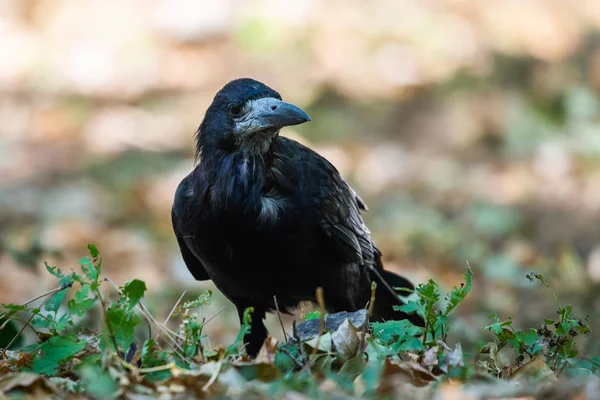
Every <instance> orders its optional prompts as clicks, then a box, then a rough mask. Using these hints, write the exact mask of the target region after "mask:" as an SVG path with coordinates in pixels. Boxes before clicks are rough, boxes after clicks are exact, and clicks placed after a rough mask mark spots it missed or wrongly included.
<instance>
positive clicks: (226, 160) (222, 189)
mask: <svg viewBox="0 0 600 400" xmlns="http://www.w3.org/2000/svg"><path fill="white" fill-rule="evenodd" d="M277 140H279V139H278V137H273V138H272V139H271V141H270V142H269V143H268V147H266V148H265V147H261V145H259V144H256V146H257V147H252V146H251V145H248V146H240V147H237V148H235V149H230V148H223V147H220V146H207V145H206V144H204V145H203V144H200V145H199V146H198V154H197V155H198V163H199V168H198V170H200V171H202V175H203V177H202V180H203V184H204V185H205V186H206V187H208V188H210V198H211V203H212V204H213V207H214V208H228V209H229V208H231V207H236V206H239V207H242V208H253V207H255V206H257V204H261V202H263V203H264V202H265V201H264V200H262V199H263V197H264V194H265V193H264V192H265V186H266V185H267V176H268V171H269V170H270V168H271V163H272V161H273V157H272V151H271V150H272V148H273V144H274V143H275V142H276V141H277ZM257 142H259V141H258V140H257ZM257 150H260V151H257ZM266 201H267V203H268V204H266V206H265V207H263V208H265V210H266V211H269V210H272V208H273V207H271V206H272V205H273V204H271V203H269V201H268V200H266Z"/></svg>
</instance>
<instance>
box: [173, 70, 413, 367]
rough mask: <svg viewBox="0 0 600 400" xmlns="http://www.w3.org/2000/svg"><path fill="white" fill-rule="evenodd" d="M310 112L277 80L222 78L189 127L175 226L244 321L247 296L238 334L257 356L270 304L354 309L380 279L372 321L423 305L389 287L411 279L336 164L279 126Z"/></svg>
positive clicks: (198, 268) (194, 262) (204, 274)
mask: <svg viewBox="0 0 600 400" xmlns="http://www.w3.org/2000/svg"><path fill="white" fill-rule="evenodd" d="M307 121H310V118H309V116H308V115H307V114H306V113H305V112H304V111H303V110H301V109H300V108H298V107H297V106H295V105H293V104H290V103H286V102H284V101H282V99H281V96H280V95H279V93H277V92H276V91H275V90H273V89H271V88H269V87H268V86H266V85H265V84H263V83H261V82H258V81H256V80H253V79H249V78H242V79H236V80H233V81H231V82H229V83H227V84H226V85H225V86H224V87H223V88H222V89H221V90H220V91H219V92H218V93H217V94H216V95H215V97H214V100H213V102H212V104H211V105H210V106H209V107H208V109H207V111H206V114H205V116H204V119H203V121H202V123H201V124H200V126H199V128H198V130H197V132H196V136H195V139H196V167H195V169H194V170H193V171H192V172H191V173H190V174H189V175H188V176H186V177H185V178H184V179H183V180H182V181H181V183H180V184H179V186H178V187H177V190H176V192H175V199H174V203H173V207H172V211H171V217H172V224H173V230H174V232H175V237H176V239H177V242H178V244H179V249H180V251H181V255H182V257H183V260H184V261H185V264H186V265H187V267H188V269H189V271H190V272H191V274H192V275H193V276H194V278H195V279H197V280H200V281H204V280H209V279H210V280H212V281H213V282H214V284H215V286H216V287H217V288H218V289H219V290H220V291H221V292H223V294H224V295H225V296H226V297H227V298H228V299H229V300H230V301H231V302H232V303H233V304H234V305H235V306H236V308H237V311H238V314H239V317H240V320H242V318H243V314H244V310H245V309H246V308H248V307H253V309H254V313H253V315H252V319H253V323H252V326H251V330H250V332H249V333H248V334H247V335H246V336H245V337H244V342H245V344H246V352H247V354H248V355H249V356H255V355H256V354H257V353H258V351H259V350H260V348H261V346H262V344H263V342H264V340H265V339H266V337H267V335H268V333H267V330H266V328H265V325H264V322H263V319H264V318H265V313H266V312H270V311H274V310H275V309H276V305H275V301H274V297H275V298H276V300H277V303H278V304H277V306H278V307H280V309H281V310H283V312H291V311H292V310H293V309H294V308H295V307H297V305H298V303H299V302H301V301H312V302H315V301H316V295H315V291H316V289H317V287H321V288H322V289H323V293H324V299H325V305H326V309H327V311H328V312H339V311H357V310H358V309H359V308H363V307H365V306H366V304H367V303H368V302H369V299H370V297H371V282H373V281H375V282H376V283H377V285H378V288H377V290H376V294H375V296H376V300H375V303H374V312H373V315H372V318H373V319H374V320H379V321H381V320H388V319H409V320H410V321H412V322H413V323H414V324H417V325H420V326H422V325H423V320H422V319H421V317H419V316H418V315H408V314H405V313H403V312H400V311H394V309H393V306H394V305H402V304H404V303H403V302H402V300H401V299H400V298H399V297H398V295H397V293H396V292H395V291H394V290H393V289H392V287H403V288H407V289H413V288H414V287H413V285H412V284H411V283H410V282H409V281H408V280H407V279H405V278H403V277H401V276H398V275H396V274H394V273H392V272H390V271H386V270H384V269H383V265H382V263H381V252H380V251H379V250H378V249H377V247H375V244H374V243H373V241H372V240H371V236H370V232H369V229H368V228H367V227H366V225H365V223H364V222H363V219H362V217H361V211H366V210H367V207H366V205H365V203H364V202H363V200H362V199H361V198H360V197H359V196H358V195H357V194H356V192H355V191H354V190H353V189H352V188H351V187H350V186H349V185H348V184H347V183H346V182H345V181H344V180H343V179H342V177H341V176H340V174H339V172H338V171H337V170H336V169H335V167H334V166H333V165H332V164H331V163H329V162H328V161H327V160H326V159H325V158H323V157H321V156H320V155H319V154H317V153H316V152H314V151H313V150H311V149H309V148H308V147H305V146H303V145H301V144H300V143H298V142H296V141H294V140H291V139H288V138H285V137H282V136H280V135H279V131H280V129H281V128H282V127H285V126H290V125H297V124H302V123H304V122H307Z"/></svg>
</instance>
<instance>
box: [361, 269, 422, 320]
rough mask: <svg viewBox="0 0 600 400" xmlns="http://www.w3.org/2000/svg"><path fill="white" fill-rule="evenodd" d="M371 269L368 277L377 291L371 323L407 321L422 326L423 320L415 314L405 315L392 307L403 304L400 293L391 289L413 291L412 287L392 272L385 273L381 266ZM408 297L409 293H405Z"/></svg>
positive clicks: (407, 281)
mask: <svg viewBox="0 0 600 400" xmlns="http://www.w3.org/2000/svg"><path fill="white" fill-rule="evenodd" d="M378 264H379V265H377V266H375V267H373V268H371V270H370V271H369V275H370V277H371V281H374V282H376V283H377V290H376V291H375V304H374V307H373V315H372V316H371V318H372V320H373V321H389V320H402V319H408V320H409V321H410V322H412V323H413V324H415V325H417V326H424V325H425V324H424V321H423V318H421V317H420V316H419V315H417V314H407V313H405V312H402V311H396V310H394V308H393V307H394V306H401V305H403V304H405V303H404V301H402V300H401V299H400V298H399V297H398V295H399V294H400V295H401V294H402V292H397V291H395V290H394V289H393V288H406V289H410V290H413V289H414V285H413V284H412V283H411V282H410V281H409V280H408V279H406V278H404V277H402V276H400V275H397V274H395V273H393V272H390V271H386V270H384V269H383V265H381V261H379V263H378ZM406 294H407V295H408V294H409V293H408V292H406Z"/></svg>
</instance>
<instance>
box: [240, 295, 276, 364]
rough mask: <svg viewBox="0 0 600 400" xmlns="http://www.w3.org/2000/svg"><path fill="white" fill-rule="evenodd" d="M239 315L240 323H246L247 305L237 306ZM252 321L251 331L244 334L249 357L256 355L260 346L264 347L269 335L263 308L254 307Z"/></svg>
mask: <svg viewBox="0 0 600 400" xmlns="http://www.w3.org/2000/svg"><path fill="white" fill-rule="evenodd" d="M237 309H238V315H239V317H240V324H243V323H244V310H245V309H246V307H239V306H238V307H237ZM251 317H252V323H251V327H250V332H249V333H247V334H246V335H245V336H244V344H245V345H246V354H248V356H249V357H256V355H257V354H258V352H259V351H260V348H261V347H262V345H263V343H264V342H265V339H266V338H267V336H268V335H269V333H268V332H267V328H266V327H265V323H264V321H263V320H264V318H265V311H264V310H261V309H256V308H255V309H254V312H253V313H252V314H251Z"/></svg>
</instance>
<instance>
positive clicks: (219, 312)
mask: <svg viewBox="0 0 600 400" xmlns="http://www.w3.org/2000/svg"><path fill="white" fill-rule="evenodd" d="M226 308H227V306H223V307H221V308H220V309H219V311H217V312H216V313H214V314H213V315H211V316H210V317H208V318H207V319H206V320H205V321H203V322H202V326H203V327H204V326H206V324H208V323H209V322H210V321H211V320H212V319H213V318H214V317H216V316H217V315H219V314H221V312H223V310H224V309H226Z"/></svg>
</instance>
